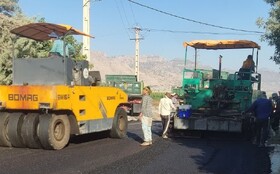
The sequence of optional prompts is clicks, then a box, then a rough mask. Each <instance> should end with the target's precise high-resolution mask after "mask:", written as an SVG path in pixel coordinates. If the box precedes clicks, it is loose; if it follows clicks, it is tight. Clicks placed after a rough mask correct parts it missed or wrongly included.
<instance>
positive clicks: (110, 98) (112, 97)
mask: <svg viewBox="0 0 280 174" xmlns="http://www.w3.org/2000/svg"><path fill="white" fill-rule="evenodd" d="M107 100H116V97H115V96H107Z"/></svg>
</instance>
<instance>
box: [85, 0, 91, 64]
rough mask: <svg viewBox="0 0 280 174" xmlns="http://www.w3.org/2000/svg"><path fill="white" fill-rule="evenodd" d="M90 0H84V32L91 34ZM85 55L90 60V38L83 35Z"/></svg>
mask: <svg viewBox="0 0 280 174" xmlns="http://www.w3.org/2000/svg"><path fill="white" fill-rule="evenodd" d="M89 9H90V0H83V32H84V33H86V34H90V19H89V17H90V10H89ZM83 55H86V57H87V61H88V62H90V38H89V37H87V36H83Z"/></svg>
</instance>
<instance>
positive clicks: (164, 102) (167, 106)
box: [158, 92, 176, 138]
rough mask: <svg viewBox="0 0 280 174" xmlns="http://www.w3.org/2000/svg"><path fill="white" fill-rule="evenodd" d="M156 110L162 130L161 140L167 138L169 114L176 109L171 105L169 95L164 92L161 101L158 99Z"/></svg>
mask: <svg viewBox="0 0 280 174" xmlns="http://www.w3.org/2000/svg"><path fill="white" fill-rule="evenodd" d="M158 109H159V114H160V117H161V121H162V128H163V131H162V138H168V136H167V133H168V128H169V124H170V114H171V112H172V109H174V110H175V109H176V107H175V106H174V105H173V103H172V100H171V94H170V93H169V92H166V93H165V96H164V97H163V98H162V99H160V102H159V107H158Z"/></svg>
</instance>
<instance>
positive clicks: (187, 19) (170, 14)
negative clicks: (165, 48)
mask: <svg viewBox="0 0 280 174" xmlns="http://www.w3.org/2000/svg"><path fill="white" fill-rule="evenodd" d="M128 1H129V2H131V3H134V4H136V5H139V6H141V7H144V8H147V9H150V10H153V11H156V12H159V13H162V14H165V15H168V16H172V17H175V18H179V19H183V20H186V21H190V22H193V23H198V24H201V25H207V26H210V27H215V28H221V29H226V30H232V31H241V32H248V33H259V34H263V33H264V32H260V31H251V30H243V29H237V28H231V27H224V26H219V25H214V24H209V23H205V22H200V21H197V20H194V19H189V18H185V17H182V16H178V15H175V14H172V13H168V12H165V11H162V10H159V9H156V8H153V7H149V6H147V5H144V4H140V3H138V2H135V1H133V0H128Z"/></svg>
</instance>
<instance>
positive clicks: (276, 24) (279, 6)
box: [257, 0, 280, 64]
mask: <svg viewBox="0 0 280 174" xmlns="http://www.w3.org/2000/svg"><path fill="white" fill-rule="evenodd" d="M265 1H266V2H267V3H269V4H270V5H271V10H270V13H269V18H268V19H267V20H264V19H263V18H259V19H258V20H257V25H258V26H259V27H260V28H263V29H265V31H266V32H265V34H264V35H263V36H262V40H264V41H268V43H269V45H270V46H275V52H274V55H273V56H272V57H271V59H272V60H273V61H274V62H275V63H276V64H280V1H279V0H265Z"/></svg>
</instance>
